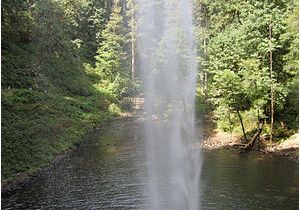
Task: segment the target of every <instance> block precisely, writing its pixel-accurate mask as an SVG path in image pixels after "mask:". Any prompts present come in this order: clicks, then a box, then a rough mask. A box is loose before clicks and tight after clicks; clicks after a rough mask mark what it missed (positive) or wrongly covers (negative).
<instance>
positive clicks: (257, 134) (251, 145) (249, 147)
mask: <svg viewBox="0 0 300 210" xmlns="http://www.w3.org/2000/svg"><path fill="white" fill-rule="evenodd" d="M263 125H264V124H263V123H262V122H259V126H258V130H257V132H256V133H255V135H254V136H253V138H252V139H251V140H250V141H249V142H248V143H247V144H246V145H245V146H244V148H243V149H244V150H245V152H246V151H249V150H250V149H251V148H252V147H253V146H254V143H255V140H256V139H257V138H258V137H259V136H260V134H261V132H262V129H263Z"/></svg>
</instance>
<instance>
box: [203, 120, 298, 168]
mask: <svg viewBox="0 0 300 210" xmlns="http://www.w3.org/2000/svg"><path fill="white" fill-rule="evenodd" d="M201 132H202V135H203V140H202V142H201V148H203V149H204V150H218V149H229V150H234V151H236V152H239V151H240V148H241V147H239V145H242V144H243V143H242V139H243V138H242V137H241V136H239V135H236V134H230V133H226V132H223V131H220V130H218V129H217V128H215V127H214V126H213V125H212V123H211V122H207V123H206V124H204V126H203V128H201ZM299 139H300V136H299V133H297V134H294V135H292V136H290V137H289V138H288V139H286V140H284V141H283V140H282V141H277V142H273V143H270V142H269V141H267V140H261V139H259V140H258V141H256V142H255V144H254V146H253V148H252V150H254V151H258V152H261V153H263V154H264V155H269V156H270V157H271V156H272V155H276V156H280V157H281V158H283V159H287V160H293V161H297V162H299Z"/></svg>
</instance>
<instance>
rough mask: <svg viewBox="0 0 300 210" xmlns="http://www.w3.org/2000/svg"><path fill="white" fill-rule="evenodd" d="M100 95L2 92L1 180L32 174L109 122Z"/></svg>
mask: <svg viewBox="0 0 300 210" xmlns="http://www.w3.org/2000/svg"><path fill="white" fill-rule="evenodd" d="M110 103H111V102H110V101H109V100H108V99H107V98H106V97H105V96H104V95H101V94H94V95H92V96H78V95H62V94H57V93H52V94H51V93H45V92H42V91H39V90H28V89H10V90H3V91H2V179H3V180H5V179H9V178H12V177H13V176H14V175H16V174H18V173H22V172H33V171H35V170H37V169H38V168H40V167H42V166H44V165H45V164H47V163H49V162H50V161H51V160H53V159H54V157H55V156H56V155H58V154H60V153H62V152H63V151H65V150H67V149H70V148H73V147H74V146H75V145H76V144H78V143H79V142H80V141H81V140H82V139H83V137H84V135H85V134H86V133H87V132H88V131H90V130H91V129H92V128H93V127H94V126H95V125H97V124H100V123H103V122H106V121H108V120H109V119H111V118H112V117H113V116H114V115H115V113H110V112H109V105H110Z"/></svg>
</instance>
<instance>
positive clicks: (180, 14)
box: [137, 0, 201, 210]
mask: <svg viewBox="0 0 300 210" xmlns="http://www.w3.org/2000/svg"><path fill="white" fill-rule="evenodd" d="M137 2H138V11H139V12H138V24H137V28H138V42H137V44H138V53H139V56H140V57H139V64H140V66H139V69H140V71H141V73H142V80H143V85H144V94H145V111H146V116H147V119H148V120H147V121H146V124H145V133H146V141H147V142H146V151H147V165H148V177H149V179H148V181H149V182H148V192H149V195H150V197H151V198H150V205H149V209H195V210H196V209H199V208H200V205H199V200H200V189H199V185H200V183H199V177H200V169H201V160H200V150H199V148H197V147H196V146H195V145H196V141H197V138H196V132H195V117H194V99H195V92H196V74H197V62H196V50H195V44H194V40H193V13H192V2H191V0H151V1H149V0H138V1H137Z"/></svg>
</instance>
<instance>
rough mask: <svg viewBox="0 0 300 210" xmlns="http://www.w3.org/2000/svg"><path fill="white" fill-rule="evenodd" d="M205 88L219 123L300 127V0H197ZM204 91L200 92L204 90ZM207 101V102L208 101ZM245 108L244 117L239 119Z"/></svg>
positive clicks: (267, 129) (201, 75)
mask: <svg viewBox="0 0 300 210" xmlns="http://www.w3.org/2000/svg"><path fill="white" fill-rule="evenodd" d="M194 8H195V22H196V38H197V41H198V46H199V48H198V49H199V57H200V58H199V64H200V72H199V82H200V87H201V88H200V89H201V90H200V93H201V94H202V97H204V98H206V102H205V103H206V104H211V105H213V106H214V108H215V111H214V113H215V117H216V118H217V123H218V125H219V127H220V128H221V129H223V130H226V131H231V132H232V131H238V132H241V129H240V124H241V121H242V122H243V121H244V122H243V124H244V126H245V127H246V131H249V132H251V131H252V130H253V129H256V127H257V125H256V124H257V121H258V119H264V121H265V124H266V126H265V132H266V133H267V134H270V132H271V131H270V125H271V124H272V109H273V108H272V105H271V103H272V100H273V102H274V124H275V126H274V127H275V129H274V131H275V138H276V137H282V136H280V134H279V133H282V132H280V130H286V132H287V133H289V131H291V132H293V130H294V131H296V130H298V122H299V117H298V116H299V111H298V100H299V99H298V53H299V52H298V1H293V0H275V1H270V0H266V1H257V0H251V1H231V2H230V3H228V2H227V1H223V0H222V1H216V0H196V1H195V5H194ZM201 94H200V95H201ZM202 104H203V103H202ZM239 114H240V118H241V119H239Z"/></svg>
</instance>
